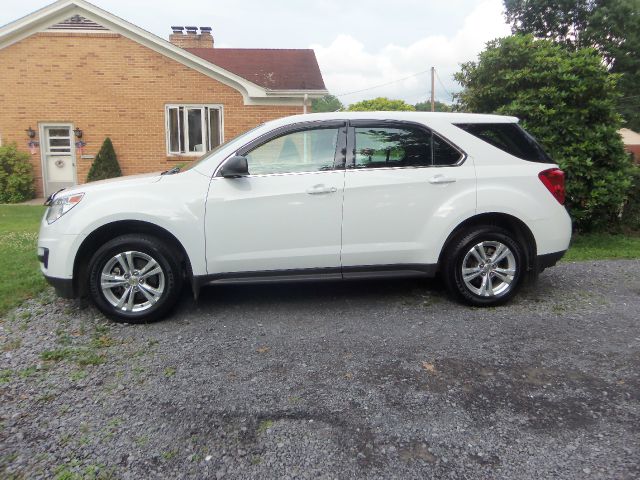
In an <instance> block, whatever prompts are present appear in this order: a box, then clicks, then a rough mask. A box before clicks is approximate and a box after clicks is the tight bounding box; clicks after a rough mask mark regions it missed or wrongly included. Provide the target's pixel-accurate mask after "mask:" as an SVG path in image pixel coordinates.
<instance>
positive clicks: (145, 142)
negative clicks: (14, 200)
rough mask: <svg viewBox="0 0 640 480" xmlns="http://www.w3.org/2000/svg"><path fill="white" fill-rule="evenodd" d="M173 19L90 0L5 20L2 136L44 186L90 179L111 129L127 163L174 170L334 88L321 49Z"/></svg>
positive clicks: (135, 168)
mask: <svg viewBox="0 0 640 480" xmlns="http://www.w3.org/2000/svg"><path fill="white" fill-rule="evenodd" d="M172 29H173V33H171V34H170V36H169V40H170V41H166V40H164V39H162V38H159V37H157V36H155V35H153V34H151V33H149V32H147V31H145V30H143V29H141V28H140V27H137V26H135V25H133V24H131V23H129V22H127V21H125V20H123V19H121V18H119V17H116V16H115V15H112V14H111V13H109V12H106V11H104V10H102V9H100V8H98V7H96V6H95V5H92V4H90V3H88V2H86V1H84V0H60V1H58V2H56V3H53V4H51V5H49V6H47V7H45V8H43V9H40V10H37V11H35V12H33V13H32V14H30V15H28V16H26V17H23V18H21V19H19V20H16V21H15V22H13V23H10V24H8V25H6V26H4V27H3V28H1V29H0V105H2V109H0V142H3V143H8V142H15V143H17V145H18V147H19V148H20V149H22V150H25V151H26V150H29V151H30V152H31V154H32V155H31V159H32V163H33V167H34V172H35V176H36V190H37V195H39V196H42V195H45V194H49V193H51V192H52V191H55V190H58V189H59V188H62V187H64V186H68V185H72V184H76V183H83V182H85V181H86V176H87V173H88V171H89V168H90V167H91V164H92V162H93V159H94V157H95V155H96V153H97V152H98V150H99V149H100V146H101V144H102V142H103V141H104V139H105V138H106V137H110V138H111V140H112V141H113V144H114V147H115V149H116V153H117V155H118V160H119V162H120V166H121V168H122V171H123V174H125V175H128V174H135V173H142V172H150V171H155V170H166V169H168V168H171V167H173V166H174V165H176V164H181V163H184V162H188V161H191V160H193V159H195V158H197V157H198V156H200V155H202V153H203V152H206V151H207V150H209V149H211V148H214V147H215V146H217V145H218V144H220V143H221V142H224V141H225V140H226V139H230V138H232V137H234V136H236V135H238V134H239V133H241V132H243V131H245V130H248V129H249V128H252V127H254V126H256V125H258V124H260V123H262V122H264V121H267V120H270V119H274V118H279V117H283V116H287V115H292V114H298V113H303V112H304V111H305V110H306V105H308V104H310V100H311V99H312V98H317V97H320V96H322V95H324V94H326V93H327V92H326V89H325V86H324V82H323V79H322V75H321V73H320V70H319V68H318V63H317V61H316V57H315V54H314V52H313V50H266V49H231V48H224V49H222V48H215V47H214V41H213V37H212V35H211V29H210V28H205V27H200V29H198V28H196V27H185V28H182V27H172Z"/></svg>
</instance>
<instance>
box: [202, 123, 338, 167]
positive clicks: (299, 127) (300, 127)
mask: <svg viewBox="0 0 640 480" xmlns="http://www.w3.org/2000/svg"><path fill="white" fill-rule="evenodd" d="M331 128H337V129H338V140H337V142H336V151H335V153H334V158H333V168H332V169H330V170H310V171H308V172H279V173H257V174H255V175H253V174H251V173H250V174H249V175H247V177H267V176H275V175H277V176H282V175H304V174H317V173H325V172H333V171H336V170H344V168H345V160H346V151H347V149H346V143H347V121H346V120H320V121H312V122H299V123H292V124H290V125H284V126H282V127H279V128H276V129H275V130H271V131H269V132H266V133H264V134H262V135H260V136H259V137H258V138H254V139H253V140H251V141H249V142H248V143H246V144H244V145H243V146H241V147H240V148H238V149H237V150H236V151H235V152H234V153H232V154H231V155H229V156H227V158H225V159H224V160H223V161H222V162H220V165H218V167H217V168H216V170H215V172H214V174H213V176H214V178H215V177H221V175H220V170H222V167H223V166H224V164H225V163H226V161H227V160H228V159H229V158H231V157H233V156H236V155H241V156H244V155H246V154H247V153H250V152H251V151H253V150H255V149H256V148H258V147H261V146H262V145H265V144H266V143H268V142H270V141H272V140H275V139H277V138H280V137H284V136H285V135H289V134H291V133H297V132H304V131H307V130H328V129H331Z"/></svg>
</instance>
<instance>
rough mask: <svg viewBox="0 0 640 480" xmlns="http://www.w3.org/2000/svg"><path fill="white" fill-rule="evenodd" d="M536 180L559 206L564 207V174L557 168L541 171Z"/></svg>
mask: <svg viewBox="0 0 640 480" xmlns="http://www.w3.org/2000/svg"><path fill="white" fill-rule="evenodd" d="M538 178H539V179H540V181H541V182H542V183H544V186H545V187H547V190H549V191H550V192H551V195H553V196H554V197H555V198H556V200H558V202H560V204H561V205H564V172H563V171H562V170H560V169H559V168H550V169H549V170H543V171H542V172H540V173H539V174H538Z"/></svg>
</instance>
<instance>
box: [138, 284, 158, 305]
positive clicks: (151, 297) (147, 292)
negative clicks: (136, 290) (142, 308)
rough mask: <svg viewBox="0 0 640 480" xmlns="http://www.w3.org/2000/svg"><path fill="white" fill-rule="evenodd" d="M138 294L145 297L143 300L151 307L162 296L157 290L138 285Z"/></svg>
mask: <svg viewBox="0 0 640 480" xmlns="http://www.w3.org/2000/svg"><path fill="white" fill-rule="evenodd" d="M140 292H141V293H142V295H144V296H145V298H146V299H147V300H148V301H149V303H150V304H151V305H153V304H154V303H156V302H157V301H158V300H160V297H161V295H162V294H161V293H160V292H159V291H158V290H156V289H155V288H153V287H150V286H149V285H140Z"/></svg>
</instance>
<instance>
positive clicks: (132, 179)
mask: <svg viewBox="0 0 640 480" xmlns="http://www.w3.org/2000/svg"><path fill="white" fill-rule="evenodd" d="M161 179H162V175H161V172H153V173H142V174H140V175H127V176H124V177H116V178H108V179H106V180H98V181H95V182H89V183H83V184H82V185H75V186H73V187H69V188H65V189H64V190H62V191H60V193H57V194H56V196H59V195H73V194H74V193H88V192H98V191H101V190H111V189H113V188H129V187H134V186H136V185H145V184H149V183H155V182H158V181H160V180H161Z"/></svg>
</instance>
